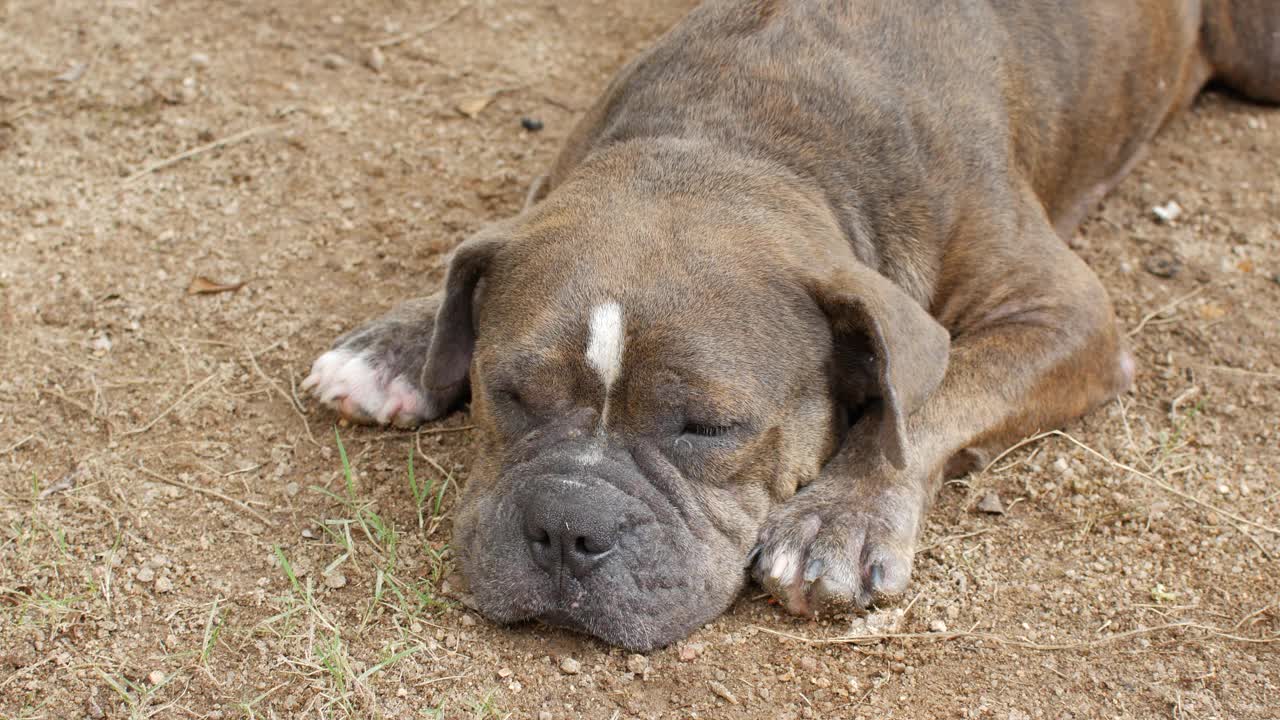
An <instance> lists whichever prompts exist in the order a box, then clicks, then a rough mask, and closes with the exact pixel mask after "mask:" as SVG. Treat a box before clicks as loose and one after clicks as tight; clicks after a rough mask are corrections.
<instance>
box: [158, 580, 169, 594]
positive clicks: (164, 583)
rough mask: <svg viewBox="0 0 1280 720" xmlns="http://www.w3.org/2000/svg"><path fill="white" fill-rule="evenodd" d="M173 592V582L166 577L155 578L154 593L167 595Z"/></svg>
mask: <svg viewBox="0 0 1280 720" xmlns="http://www.w3.org/2000/svg"><path fill="white" fill-rule="evenodd" d="M172 590H173V581H172V580H170V579H169V578H167V577H161V578H156V592H159V593H167V592H171V591H172Z"/></svg>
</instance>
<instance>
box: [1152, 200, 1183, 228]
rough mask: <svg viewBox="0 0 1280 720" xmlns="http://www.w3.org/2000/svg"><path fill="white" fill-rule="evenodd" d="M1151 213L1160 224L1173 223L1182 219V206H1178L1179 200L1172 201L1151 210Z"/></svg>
mask: <svg viewBox="0 0 1280 720" xmlns="http://www.w3.org/2000/svg"><path fill="white" fill-rule="evenodd" d="M1151 212H1152V213H1153V214H1154V215H1155V216H1156V219H1157V220H1159V221H1160V222H1162V223H1171V222H1175V221H1176V220H1177V219H1178V218H1180V217H1182V206H1181V205H1179V204H1178V201H1177V200H1170V201H1169V202H1167V203H1165V204H1163V205H1157V206H1155V207H1153V208H1151Z"/></svg>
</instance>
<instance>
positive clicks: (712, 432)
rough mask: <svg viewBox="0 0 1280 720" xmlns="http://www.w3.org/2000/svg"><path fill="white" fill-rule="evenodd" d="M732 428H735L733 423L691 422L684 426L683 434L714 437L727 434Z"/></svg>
mask: <svg viewBox="0 0 1280 720" xmlns="http://www.w3.org/2000/svg"><path fill="white" fill-rule="evenodd" d="M730 430H733V426H732V425H703V424H701V423H689V424H688V425H685V426H684V431H683V434H685V435H698V436H700V437H710V438H714V437H721V436H723V435H727V434H728V433H729V431H730Z"/></svg>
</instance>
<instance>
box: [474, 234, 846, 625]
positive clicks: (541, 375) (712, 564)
mask: <svg viewBox="0 0 1280 720" xmlns="http://www.w3.org/2000/svg"><path fill="white" fill-rule="evenodd" d="M615 227H616V226H615ZM738 232H739V231H738V230H736V229H734V228H726V227H704V228H689V227H685V228H676V227H674V226H668V227H667V228H666V229H665V230H663V229H657V230H649V231H646V233H647V234H646V235H645V236H644V237H634V236H630V237H626V236H619V237H615V238H614V239H612V240H611V239H609V238H601V237H599V234H598V233H592V232H590V231H583V230H582V229H581V228H575V230H574V232H569V231H567V230H565V229H563V228H560V229H552V230H551V231H550V232H544V233H542V234H540V235H537V238H535V239H531V238H530V237H525V238H521V239H519V240H517V241H513V242H511V243H510V244H509V246H508V247H506V248H504V250H503V251H502V252H501V253H500V254H499V255H498V256H497V257H496V258H495V259H494V260H493V262H492V264H491V266H490V267H489V268H488V271H487V273H486V275H485V279H484V281H483V285H482V288H481V289H480V291H479V292H477V298H478V299H477V310H476V313H477V318H476V321H475V324H476V328H477V332H476V346H475V353H474V356H473V358H472V362H471V368H470V377H471V388H472V414H473V419H474V421H475V423H476V424H477V425H478V426H479V427H480V429H481V431H482V436H483V437H484V438H485V440H484V442H486V443H487V446H486V447H485V448H484V450H483V451H482V453H481V458H479V463H480V464H479V465H478V466H477V467H476V468H475V470H474V471H473V475H472V477H471V478H470V480H469V481H468V485H467V488H466V492H465V494H464V497H463V500H462V504H461V508H460V511H459V514H458V516H457V522H456V524H455V535H454V547H455V548H457V550H458V551H459V554H460V556H461V559H462V570H463V574H464V575H465V576H466V577H467V579H468V581H469V585H470V590H471V593H472V595H473V598H474V600H475V602H476V603H477V604H478V606H479V607H480V609H481V610H482V611H483V612H485V613H486V614H487V615H488V616H490V617H491V618H493V619H495V620H498V621H501V622H513V621H519V620H526V619H539V620H542V621H545V622H548V623H552V624H556V625H562V626H567V627H570V628H574V629H577V630H581V631H584V632H587V633H590V634H593V635H596V636H598V637H600V638H602V639H604V640H605V641H607V642H610V643H613V644H616V645H621V646H624V647H627V648H632V649H641V650H643V649H649V648H653V647H658V646H661V645H665V644H667V643H669V642H672V641H674V640H676V639H679V638H681V637H683V636H685V635H686V634H688V633H689V632H690V631H692V630H693V629H695V628H696V627H698V626H700V625H702V624H703V623H705V622H707V621H708V620H710V619H711V618H713V617H715V616H716V615H718V614H719V613H721V612H722V611H723V610H724V609H725V608H726V607H727V606H728V605H729V603H730V602H732V600H733V598H734V597H735V595H736V594H737V592H738V590H739V589H740V588H741V586H742V584H743V582H744V580H745V578H746V570H745V567H746V565H747V562H746V558H747V555H748V554H749V552H750V551H751V549H752V547H753V546H754V544H755V541H756V533H757V530H758V528H759V526H760V524H761V522H762V521H763V519H764V516H765V513H766V511H767V510H768V509H769V508H770V507H771V506H772V505H774V504H775V503H777V502H780V501H781V500H783V499H785V498H786V497H788V496H790V495H791V494H793V493H794V491H795V489H796V487H797V486H798V485H800V484H803V483H804V482H805V481H806V480H807V479H809V478H811V477H813V476H814V475H815V474H816V473H817V472H818V470H819V469H820V467H821V464H822V462H823V461H824V459H825V458H826V457H827V456H828V455H829V454H830V453H831V452H832V450H833V449H834V442H835V436H836V433H837V432H838V431H839V428H838V427H836V424H837V423H838V422H839V421H838V420H837V417H836V416H837V413H835V412H834V410H833V403H832V400H831V397H830V392H829V387H828V386H829V380H828V371H827V366H828V363H829V360H830V339H829V330H828V325H827V323H826V321H825V320H824V319H823V317H822V314H821V312H820V311H819V310H818V309H817V308H816V307H814V305H813V303H812V301H810V300H809V299H808V298H806V297H805V295H804V293H803V291H802V290H800V289H799V288H798V287H793V286H792V285H790V284H789V283H788V278H785V277H778V276H777V275H778V273H776V272H772V273H771V272H770V271H769V270H768V266H769V265H770V263H768V262H763V261H762V260H761V258H760V256H759V253H758V250H759V248H753V247H752V243H751V241H750V240H748V239H744V238H742V237H740V236H739V235H738ZM528 234H529V235H535V234H536V233H532V232H530V233H528Z"/></svg>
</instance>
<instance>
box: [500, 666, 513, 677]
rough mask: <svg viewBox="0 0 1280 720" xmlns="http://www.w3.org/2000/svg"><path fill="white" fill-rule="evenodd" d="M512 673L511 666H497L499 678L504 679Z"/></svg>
mask: <svg viewBox="0 0 1280 720" xmlns="http://www.w3.org/2000/svg"><path fill="white" fill-rule="evenodd" d="M512 674H513V673H512V672H511V668H508V667H504V668H498V677H500V678H503V679H506V678H509V677H511V676H512Z"/></svg>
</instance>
